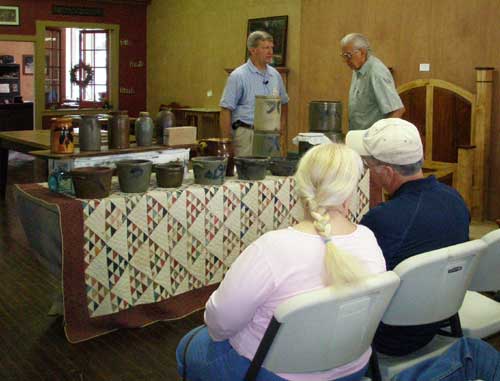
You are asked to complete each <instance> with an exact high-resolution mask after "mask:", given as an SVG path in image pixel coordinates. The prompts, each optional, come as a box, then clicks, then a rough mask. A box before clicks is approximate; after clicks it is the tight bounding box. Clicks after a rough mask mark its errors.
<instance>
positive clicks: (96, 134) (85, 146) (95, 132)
mask: <svg viewBox="0 0 500 381" xmlns="http://www.w3.org/2000/svg"><path fill="white" fill-rule="evenodd" d="M78 139H79V146H80V151H100V150H101V126H100V125H99V122H98V121H97V116H96V115H84V116H83V117H82V120H81V121H80V133H79V136H78Z"/></svg>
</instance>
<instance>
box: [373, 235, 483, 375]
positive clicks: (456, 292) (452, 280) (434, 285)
mask: <svg viewBox="0 0 500 381" xmlns="http://www.w3.org/2000/svg"><path fill="white" fill-rule="evenodd" d="M485 248H486V244H485V243H484V242H483V241H481V240H475V241H469V242H464V243H461V244H458V245H453V246H449V247H445V248H442V249H439V250H433V251H429V252H427V253H423V254H419V255H416V256H413V257H411V258H408V259H406V260H405V261H403V262H401V263H400V264H399V265H397V266H396V268H395V269H394V272H395V273H396V274H398V276H399V277H400V279H401V284H400V286H399V288H398V290H397V291H396V294H395V295H394V297H393V299H392V301H391V303H390V305H389V307H388V308H387V311H386V312H385V314H384V316H383V318H382V322H383V323H385V324H389V325H395V326H408V325H421V324H430V323H435V322H441V321H444V320H446V319H449V321H450V324H451V325H452V328H453V329H452V335H454V336H456V337H460V336H462V333H461V329H460V321H459V319H458V315H457V313H458V310H459V308H460V305H461V304H462V301H463V299H464V296H465V292H466V290H467V288H468V287H469V285H470V282H471V280H472V277H473V275H474V272H475V270H476V267H477V264H478V259H479V257H480V255H481V254H482V253H483V251H484V250H485ZM456 337H445V336H441V335H437V336H436V337H435V338H434V339H433V340H432V341H431V342H430V343H429V344H427V345H426V346H425V347H423V348H421V349H419V350H418V351H416V352H414V353H412V354H410V355H407V356H401V357H396V356H387V355H383V354H380V353H378V354H377V357H378V362H379V367H380V373H381V375H382V379H383V380H390V379H391V378H392V377H393V376H394V375H396V374H398V373H399V372H401V371H402V370H404V369H407V368H409V367H410V366H413V365H415V364H418V363H419V362H421V361H424V360H427V359H429V358H433V357H436V356H439V355H440V354H441V353H443V352H444V351H445V350H446V349H447V348H448V347H449V346H451V345H452V344H453V343H454V342H455V341H456V340H457V339H456Z"/></svg>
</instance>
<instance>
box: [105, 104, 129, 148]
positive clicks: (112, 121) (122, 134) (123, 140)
mask: <svg viewBox="0 0 500 381" xmlns="http://www.w3.org/2000/svg"><path fill="white" fill-rule="evenodd" d="M110 114H111V117H110V118H109V119H108V146H109V148H110V149H121V148H128V147H129V146H130V141H129V135H130V125H129V123H130V122H129V118H128V114H127V111H113V112H111V113H110Z"/></svg>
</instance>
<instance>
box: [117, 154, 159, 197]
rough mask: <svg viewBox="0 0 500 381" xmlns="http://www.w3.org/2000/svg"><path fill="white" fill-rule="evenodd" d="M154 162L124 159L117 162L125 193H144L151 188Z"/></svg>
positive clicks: (121, 185) (119, 179) (121, 188)
mask: <svg viewBox="0 0 500 381" xmlns="http://www.w3.org/2000/svg"><path fill="white" fill-rule="evenodd" d="M152 167H153V162H152V161H150V160H122V161H118V162H117V163H116V168H117V170H118V182H119V183H120V190H121V191H122V192H125V193H143V192H146V191H147V190H148V188H149V180H150V179H151V169H152Z"/></svg>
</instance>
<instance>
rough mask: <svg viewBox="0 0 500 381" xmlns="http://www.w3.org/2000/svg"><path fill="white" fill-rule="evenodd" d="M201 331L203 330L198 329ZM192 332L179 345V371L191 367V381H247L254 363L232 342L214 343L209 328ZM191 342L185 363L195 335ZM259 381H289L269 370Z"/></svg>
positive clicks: (353, 378)
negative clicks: (235, 348) (249, 370)
mask: <svg viewBox="0 0 500 381" xmlns="http://www.w3.org/2000/svg"><path fill="white" fill-rule="evenodd" d="M198 328H199V327H198ZM198 328H195V329H193V330H192V331H190V332H189V333H188V334H187V335H186V336H184V337H183V338H182V340H181V341H180V343H179V345H178V346H177V352H176V356H177V370H178V372H179V375H180V376H182V374H183V371H184V367H187V368H186V370H187V379H188V380H189V381H214V380H217V381H240V380H243V378H244V377H245V374H246V372H247V370H248V367H249V366H250V360H248V359H247V358H245V357H243V356H240V355H239V354H238V352H236V351H235V350H234V349H233V347H232V346H231V344H229V341H228V340H225V341H213V340H212V339H211V338H210V336H209V335H208V330H207V327H203V328H201V329H200V330H199V331H198ZM193 334H196V336H195V337H194V338H193V339H192V340H191V342H190V344H189V348H188V352H187V354H186V363H184V350H185V348H186V344H187V342H188V340H189V338H190V337H191V336H193ZM367 367H368V364H367V365H366V367H365V368H363V369H361V370H360V371H358V372H356V373H354V374H351V375H349V376H347V377H343V378H341V379H338V380H337V381H358V380H361V378H362V377H363V376H364V374H365V373H366V369H367ZM257 381H286V380H285V379H284V378H281V377H279V376H277V375H275V374H274V373H271V372H270V371H268V370H267V369H264V368H261V370H260V372H259V375H258V377H257Z"/></svg>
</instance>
